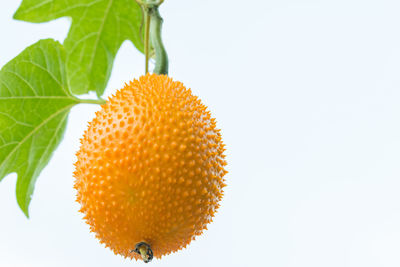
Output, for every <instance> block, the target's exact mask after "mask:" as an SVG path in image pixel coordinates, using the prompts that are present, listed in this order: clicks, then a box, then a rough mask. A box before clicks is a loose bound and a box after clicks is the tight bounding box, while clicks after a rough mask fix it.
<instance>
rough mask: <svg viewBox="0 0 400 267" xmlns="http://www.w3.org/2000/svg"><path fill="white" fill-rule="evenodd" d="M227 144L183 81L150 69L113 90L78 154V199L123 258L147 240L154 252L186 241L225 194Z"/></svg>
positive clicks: (88, 218) (203, 224)
mask: <svg viewBox="0 0 400 267" xmlns="http://www.w3.org/2000/svg"><path fill="white" fill-rule="evenodd" d="M224 151H225V148H224V144H223V143H222V140H221V134H220V131H219V130H218V129H216V122H215V119H213V118H211V115H210V112H209V111H208V110H207V108H206V106H204V105H203V104H202V103H201V101H200V100H199V99H198V98H197V97H196V96H193V95H192V93H191V91H190V90H188V89H186V88H185V87H184V85H183V84H182V83H180V82H176V81H173V80H172V79H171V78H169V77H167V76H165V75H156V74H147V75H145V76H142V77H140V79H139V80H134V81H133V82H130V83H129V84H126V85H125V87H124V88H123V89H121V90H119V91H118V92H117V93H116V95H115V96H112V97H111V98H110V99H109V101H107V103H106V104H105V105H103V106H102V107H101V110H100V111H98V112H96V117H95V118H94V119H93V120H92V121H91V122H90V123H89V126H88V129H87V130H86V131H85V134H84V136H83V138H82V139H81V147H80V150H79V151H78V152H77V162H76V163H75V166H76V169H75V172H74V177H75V178H76V180H75V186H74V187H75V189H76V190H77V202H79V203H80V204H81V209H80V211H81V212H82V213H84V214H85V216H84V219H85V220H86V222H87V223H88V224H89V225H90V228H91V231H93V232H95V234H96V237H97V238H98V239H99V240H100V243H104V244H105V246H107V247H109V248H110V249H112V250H113V251H114V253H115V254H120V255H122V256H124V257H129V258H135V259H139V258H140V255H138V254H136V253H133V252H131V251H132V250H133V249H134V247H135V244H137V243H139V242H141V241H144V242H146V243H148V244H149V245H150V246H151V248H152V250H153V253H154V256H155V257H156V258H160V257H161V256H163V255H166V254H169V253H171V252H174V251H177V250H179V249H181V248H183V247H186V246H187V245H188V244H189V243H190V242H191V240H194V239H195V236H196V235H200V234H201V233H202V231H203V230H204V229H207V227H206V225H207V224H208V223H209V222H211V221H212V217H213V216H214V214H215V212H216V210H217V208H218V207H219V201H220V200H221V198H222V195H223V190H222V188H223V187H224V186H225V184H224V178H223V177H224V175H225V174H226V170H225V169H224V166H225V165H226V161H225V159H224V158H225V155H224Z"/></svg>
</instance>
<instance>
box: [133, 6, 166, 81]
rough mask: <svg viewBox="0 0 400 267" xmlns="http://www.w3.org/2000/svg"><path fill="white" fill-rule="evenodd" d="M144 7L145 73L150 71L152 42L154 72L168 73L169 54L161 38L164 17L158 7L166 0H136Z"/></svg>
mask: <svg viewBox="0 0 400 267" xmlns="http://www.w3.org/2000/svg"><path fill="white" fill-rule="evenodd" d="M136 1H137V2H138V4H139V5H140V6H141V7H142V11H143V17H144V28H145V30H144V54H145V73H146V74H147V73H148V72H149V59H150V43H151V45H152V46H153V47H154V51H155V61H156V64H155V67H154V71H153V72H154V73H156V74H168V54H167V51H166V50H165V47H164V44H163V42H162V38H161V31H162V24H163V19H162V17H161V15H160V12H159V11H158V7H159V6H160V5H161V4H162V3H163V2H164V0H136Z"/></svg>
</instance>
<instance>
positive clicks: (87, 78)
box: [14, 0, 143, 96]
mask: <svg viewBox="0 0 400 267" xmlns="http://www.w3.org/2000/svg"><path fill="white" fill-rule="evenodd" d="M60 17H71V18H72V24H71V29H70V31H69V34H68V37H67V38H66V39H65V42H64V46H65V49H66V51H67V73H68V83H69V86H70V89H71V91H72V92H73V93H74V94H84V93H87V92H89V91H96V92H97V95H98V96H100V95H102V94H103V92H104V89H105V87H106V85H107V82H108V79H109V77H110V74H111V70H112V65H113V62H114V58H115V55H116V53H117V52H118V50H119V48H120V46H121V44H122V43H123V42H124V41H125V40H131V41H132V42H133V44H134V45H135V46H136V47H137V48H138V49H139V50H140V51H143V43H142V40H141V34H140V26H141V22H142V13H141V9H140V6H139V5H138V4H137V3H136V1H135V0H23V1H22V4H21V6H20V7H19V9H18V10H17V12H16V13H15V15H14V18H15V19H18V20H24V21H28V22H47V21H50V20H54V19H57V18H60Z"/></svg>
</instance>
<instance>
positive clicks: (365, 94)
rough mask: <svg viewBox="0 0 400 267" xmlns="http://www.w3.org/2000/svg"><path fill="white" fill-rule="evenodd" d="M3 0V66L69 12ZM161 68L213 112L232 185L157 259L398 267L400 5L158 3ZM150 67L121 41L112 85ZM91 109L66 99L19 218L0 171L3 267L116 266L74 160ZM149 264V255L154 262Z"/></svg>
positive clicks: (52, 33) (305, 0) (284, 0)
mask: <svg viewBox="0 0 400 267" xmlns="http://www.w3.org/2000/svg"><path fill="white" fill-rule="evenodd" d="M19 2H20V1H5V0H3V1H1V4H0V66H2V65H4V64H5V63H6V62H7V61H9V60H11V59H12V58H13V57H14V56H16V55H17V54H18V53H20V52H21V51H22V50H23V49H24V48H25V47H26V46H27V45H30V44H32V43H34V42H36V41H37V40H38V39H40V38H48V37H52V38H55V39H58V40H61V41H62V40H63V39H64V38H65V36H66V34H67V32H68V27H69V21H68V19H65V18H64V19H59V20H57V21H53V22H51V23H47V24H29V23H24V22H18V21H13V20H12V14H13V13H14V11H15V10H16V9H17V7H18V5H19ZM161 12H162V15H163V16H164V18H165V24H164V26H165V27H164V39H165V44H166V46H167V49H168V52H169V55H170V63H171V64H170V75H171V76H172V77H174V78H175V79H177V80H181V81H182V82H184V83H185V84H186V85H187V86H188V87H191V88H192V89H193V91H194V93H195V94H197V95H198V96H200V97H201V99H202V100H203V102H204V103H205V104H206V105H208V106H209V108H210V110H211V111H212V113H213V116H215V117H216V118H217V121H218V127H220V128H221V129H222V134H223V137H224V140H225V142H226V144H227V149H228V150H227V154H228V162H229V165H228V168H229V174H228V175H227V177H226V178H227V183H228V187H227V188H226V195H225V198H224V200H223V203H222V207H221V209H220V210H219V212H218V214H217V216H216V218H215V220H214V222H213V223H212V224H211V225H210V227H209V230H208V231H206V232H205V234H204V235H203V236H201V237H200V238H198V239H197V240H196V241H195V242H193V243H192V244H191V245H190V246H189V247H188V248H187V249H185V250H183V251H180V252H178V253H175V254H173V255H170V256H167V257H164V258H163V259H162V260H155V261H154V262H152V263H151V265H152V266H174V267H179V266H185V267H188V266H191V267H192V266H193V267H197V266H199V267H200V266H201V267H204V266H252V267H256V266H257V267H258V266H271V267H272V266H273V267H280V266H282V267H283V266H284V267H300V266H301V267H303V266H304V267H321V266H323V267H330V266H332V267H338V266H348V267H356V266H360V267H361V266H362V267H366V266H396V267H398V266H400V193H399V192H400V179H399V175H400V164H399V162H400V124H399V120H400V103H399V100H400V16H399V14H400V2H399V1H398V0H393V1H389V0H374V1H372V0H370V1H368V0H363V1H361V0H359V1H357V0H335V1H333V0H332V1H330V0H325V1H322V0H320V1H317V0H269V1H265V0H252V1H238V0H229V1H228V0H220V1H211V0H202V1H183V0H181V1H178V0H175V1H174V0H166V1H165V3H164V4H163V7H162V9H161ZM142 73H143V56H142V55H141V54H140V53H139V52H137V51H136V50H135V49H134V48H133V46H132V45H131V43H129V42H126V43H124V44H123V46H122V48H121V50H120V52H119V54H118V56H117V58H116V62H115V67H114V70H113V74H112V77H111V80H110V82H109V86H108V89H107V92H106V95H110V94H112V93H113V92H115V90H116V89H119V88H121V87H122V86H123V84H124V82H126V81H128V80H131V79H133V78H135V77H138V76H139V75H141V74H142ZM96 109H97V107H95V106H90V105H81V106H78V107H75V108H74V109H73V110H72V114H71V116H70V118H69V125H68V129H67V132H66V134H65V139H64V141H63V143H62V144H61V145H60V147H59V148H58V149H57V151H56V152H55V154H54V157H53V159H52V160H51V162H50V164H49V165H48V167H46V168H45V169H44V171H43V172H42V174H41V175H40V177H39V179H38V182H37V184H36V190H35V193H34V197H33V201H32V204H31V208H30V214H31V219H30V220H27V219H26V218H25V217H24V215H23V214H22V212H21V211H20V210H19V208H18V206H17V204H16V199H15V193H14V191H15V182H16V175H15V174H12V175H9V176H8V177H6V178H5V179H4V180H3V181H2V182H1V183H0V266H1V267H28V266H29V267H55V266H57V267H71V266H74V267H92V266H93V267H111V266H112V267H122V266H136V265H143V263H141V262H137V263H136V262H131V261H130V260H124V259H122V258H121V257H120V256H115V255H114V254H113V253H112V252H110V251H109V250H108V249H105V248H103V247H102V245H100V244H99V243H98V242H97V241H96V239H95V238H94V236H93V235H92V234H90V233H89V229H88V226H87V225H86V224H85V223H84V222H83V221H82V219H81V215H80V214H79V213H78V211H77V210H78V205H77V204H76V203H75V202H74V199H75V192H74V190H73V189H72V184H73V178H72V171H73V166H72V163H73V162H74V160H75V156H74V153H75V152H76V151H77V149H78V147H79V146H78V144H79V138H80V136H81V135H82V133H83V131H84V129H85V127H86V124H87V121H89V120H90V119H91V118H92V117H93V115H94V111H95V110H96ZM148 266H150V265H148Z"/></svg>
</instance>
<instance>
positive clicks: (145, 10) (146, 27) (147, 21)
mask: <svg viewBox="0 0 400 267" xmlns="http://www.w3.org/2000/svg"><path fill="white" fill-rule="evenodd" d="M143 13H144V55H145V61H146V63H145V72H144V73H145V74H147V73H148V72H149V59H150V56H149V54H150V51H149V50H150V44H149V43H150V42H149V35H150V23H151V21H150V16H149V8H147V7H143Z"/></svg>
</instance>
